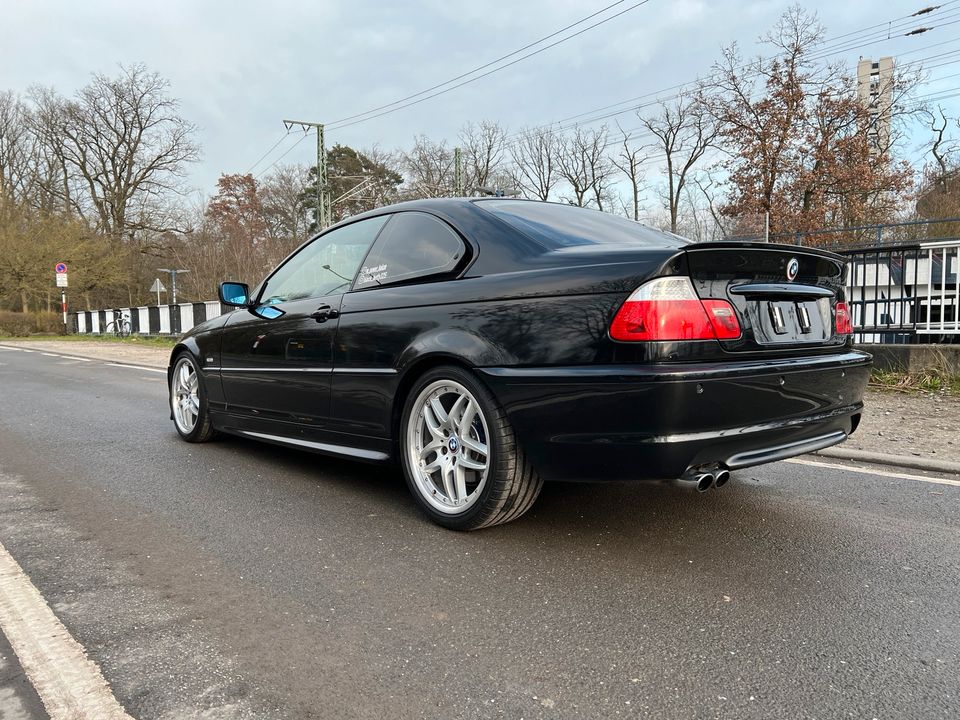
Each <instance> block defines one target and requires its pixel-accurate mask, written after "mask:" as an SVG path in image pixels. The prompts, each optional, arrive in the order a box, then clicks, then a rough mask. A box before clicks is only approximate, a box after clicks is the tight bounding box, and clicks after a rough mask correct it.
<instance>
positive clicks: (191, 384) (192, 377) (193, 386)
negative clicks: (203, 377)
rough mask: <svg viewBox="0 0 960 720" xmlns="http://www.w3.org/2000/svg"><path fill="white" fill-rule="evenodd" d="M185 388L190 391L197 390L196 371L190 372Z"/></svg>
mask: <svg viewBox="0 0 960 720" xmlns="http://www.w3.org/2000/svg"><path fill="white" fill-rule="evenodd" d="M187 388H188V389H189V390H190V392H192V393H196V392H197V374H196V373H190V379H189V380H187Z"/></svg>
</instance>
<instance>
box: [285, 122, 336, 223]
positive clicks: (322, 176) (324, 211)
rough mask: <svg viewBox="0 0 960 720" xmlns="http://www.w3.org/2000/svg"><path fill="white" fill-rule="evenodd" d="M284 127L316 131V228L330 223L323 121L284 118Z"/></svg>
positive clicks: (330, 214)
mask: <svg viewBox="0 0 960 720" xmlns="http://www.w3.org/2000/svg"><path fill="white" fill-rule="evenodd" d="M283 125H284V127H286V128H287V130H290V129H291V128H292V127H293V126H295V125H299V126H300V127H301V128H303V131H304V132H307V131H308V130H309V129H310V128H314V129H315V130H316V131H317V207H316V218H317V230H323V229H324V228H325V227H327V226H328V225H330V221H331V219H332V217H331V216H332V213H331V203H330V185H329V184H328V182H327V149H326V145H325V143H324V137H323V123H313V122H304V121H303V120H284V121H283Z"/></svg>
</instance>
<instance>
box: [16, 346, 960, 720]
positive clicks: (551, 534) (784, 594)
mask: <svg viewBox="0 0 960 720" xmlns="http://www.w3.org/2000/svg"><path fill="white" fill-rule="evenodd" d="M958 510H960V487H957V486H955V485H943V484H930V483H926V482H921V481H918V480H911V479H906V478H900V477H889V476H885V475H871V474H864V473H857V472H850V471H847V470H840V469H833V468H824V467H814V466H811V465H806V464H796V463H779V464H776V465H773V466H768V467H765V468H760V469H754V470H747V471H742V472H739V473H735V474H734V478H733V480H732V481H731V482H730V483H729V484H728V485H727V486H726V487H724V488H723V489H722V490H718V491H712V492H709V493H705V494H703V495H698V494H696V493H695V492H691V491H688V490H687V489H686V488H682V487H678V486H675V485H668V484H615V485H559V484H558V485H548V486H547V487H546V489H545V490H544V493H543V495H542V497H541V499H540V501H539V502H538V504H537V506H536V507H535V508H534V509H533V511H532V512H531V513H530V514H529V515H527V516H526V517H525V518H523V519H522V520H520V521H519V522H516V523H513V524H510V525H506V526H502V527H497V528H493V529H490V530H486V531H483V532H479V533H471V534H456V533H451V532H448V531H445V530H442V529H440V528H437V527H435V526H433V525H431V524H430V523H428V522H427V521H426V520H425V519H424V518H422V517H421V515H420V514H419V513H418V511H417V509H416V507H415V506H414V504H413V501H412V500H411V499H410V498H409V497H408V495H407V491H406V488H405V487H404V484H403V481H402V479H401V477H400V475H399V473H398V472H396V471H392V470H389V469H382V468H376V467H371V466H364V465H358V464H352V463H347V462H341V461H335V460H330V459H327V458H323V457H320V456H315V455H310V454H305V453H299V452H296V451H290V450H282V449H278V448H275V447H271V446H267V445H261V444H257V443H255V442H252V441H245V440H239V439H225V440H222V441H219V442H216V443H212V444H209V445H204V446H196V445H188V444H186V443H183V442H181V441H180V440H179V439H178V438H177V436H176V434H175V432H174V429H173V425H172V423H171V422H170V420H169V419H168V413H167V409H166V402H165V382H164V375H162V374H160V373H156V372H150V371H148V370H146V369H136V368H125V367H116V366H111V365H107V364H106V363H103V362H98V361H94V362H80V361H75V360H68V359H64V358H57V357H48V356H45V355H43V354H41V353H39V352H33V353H25V352H22V351H14V350H0V541H2V543H3V544H4V545H5V546H6V548H7V550H8V551H9V552H10V553H11V554H12V555H13V557H14V558H15V559H16V560H17V562H19V564H20V565H21V567H22V568H23V569H24V571H26V573H27V574H28V575H29V576H30V578H31V580H32V581H33V583H34V584H35V585H36V586H37V588H39V590H40V591H41V592H42V593H43V595H44V597H45V598H46V600H47V601H48V603H49V604H50V606H51V607H52V608H53V609H54V611H55V612H56V614H57V616H58V617H59V619H60V620H61V621H62V622H63V624H64V625H65V626H66V627H67V629H68V630H69V631H70V633H71V634H72V635H73V637H74V638H76V639H77V640H78V641H79V642H80V643H81V644H82V645H83V646H84V647H85V648H86V650H87V651H88V653H89V656H90V657H91V658H92V659H93V660H94V661H95V662H96V663H97V664H98V665H99V666H100V668H101V670H102V671H103V675H104V676H105V677H106V679H107V680H108V681H109V683H110V684H111V686H112V688H113V691H114V693H115V695H116V697H117V699H118V700H119V701H120V702H121V703H122V704H123V705H124V707H125V708H126V710H127V711H128V712H129V713H130V714H132V715H134V716H135V717H139V718H191V717H204V718H245V717H251V718H252V717H256V718H272V717H278V718H338V719H339V718H419V717H428V718H488V717H505V718H521V717H522V718H580V717H582V718H615V717H655V718H674V717H675V718H712V717H726V718H774V717H791V718H841V717H852V718H939V717H943V718H946V717H953V718H955V717H957V715H958V708H960V697H958V696H960V587H958V578H960V521H958ZM0 698H2V695H0ZM0 709H2V708H0ZM2 714H3V713H2V712H0V715H2Z"/></svg>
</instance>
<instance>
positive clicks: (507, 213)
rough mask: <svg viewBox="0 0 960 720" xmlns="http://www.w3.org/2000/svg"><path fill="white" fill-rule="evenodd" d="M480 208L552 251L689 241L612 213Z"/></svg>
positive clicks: (497, 202)
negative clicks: (593, 246)
mask: <svg viewBox="0 0 960 720" xmlns="http://www.w3.org/2000/svg"><path fill="white" fill-rule="evenodd" d="M476 203H477V206H478V207H480V208H483V209H484V210H486V211H487V212H490V213H492V214H494V215H496V216H497V217H498V218H500V219H501V220H504V221H505V222H507V223H509V224H510V225H511V226H513V227H514V228H516V229H517V230H519V231H520V232H522V233H524V234H525V235H527V236H528V237H530V238H531V239H533V240H536V241H537V242H539V243H540V244H541V245H543V246H544V247H546V248H549V249H550V250H559V249H562V248H565V247H573V246H578V245H628V246H634V247H657V248H662V247H666V248H671V247H681V246H683V245H685V244H687V243H689V242H690V241H688V240H684V239H683V238H680V237H677V236H676V235H671V234H669V233H664V232H660V231H659V230H654V229H653V228H650V227H647V226H646V225H641V224H640V223H638V222H635V221H633V220H628V219H627V218H624V217H620V216H618V215H611V214H610V213H605V212H600V211H598V210H591V209H589V208H582V207H577V206H575V205H563V204H561V203H550V202H536V201H531V200H501V199H491V200H478V201H476Z"/></svg>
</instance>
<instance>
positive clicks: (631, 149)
mask: <svg viewBox="0 0 960 720" xmlns="http://www.w3.org/2000/svg"><path fill="white" fill-rule="evenodd" d="M617 128H618V129H619V130H620V135H621V141H620V144H619V148H618V151H617V154H616V155H614V156H612V157H611V158H610V162H612V163H613V165H614V167H616V168H617V169H618V170H619V171H620V172H622V173H623V174H624V175H625V176H626V178H627V182H628V183H629V184H630V203H631V205H630V207H629V208H624V209H625V210H627V215H629V216H630V217H632V218H633V219H634V220H639V219H640V193H641V189H642V186H643V181H644V179H645V178H646V172H645V171H644V169H643V162H644V161H645V160H646V159H647V155H646V154H644V152H643V151H644V147H643V145H631V144H630V141H631V139H632V138H631V137H630V134H629V133H628V132H626V131H625V130H624V129H623V128H622V127H620V126H619V125H618V126H617Z"/></svg>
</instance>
